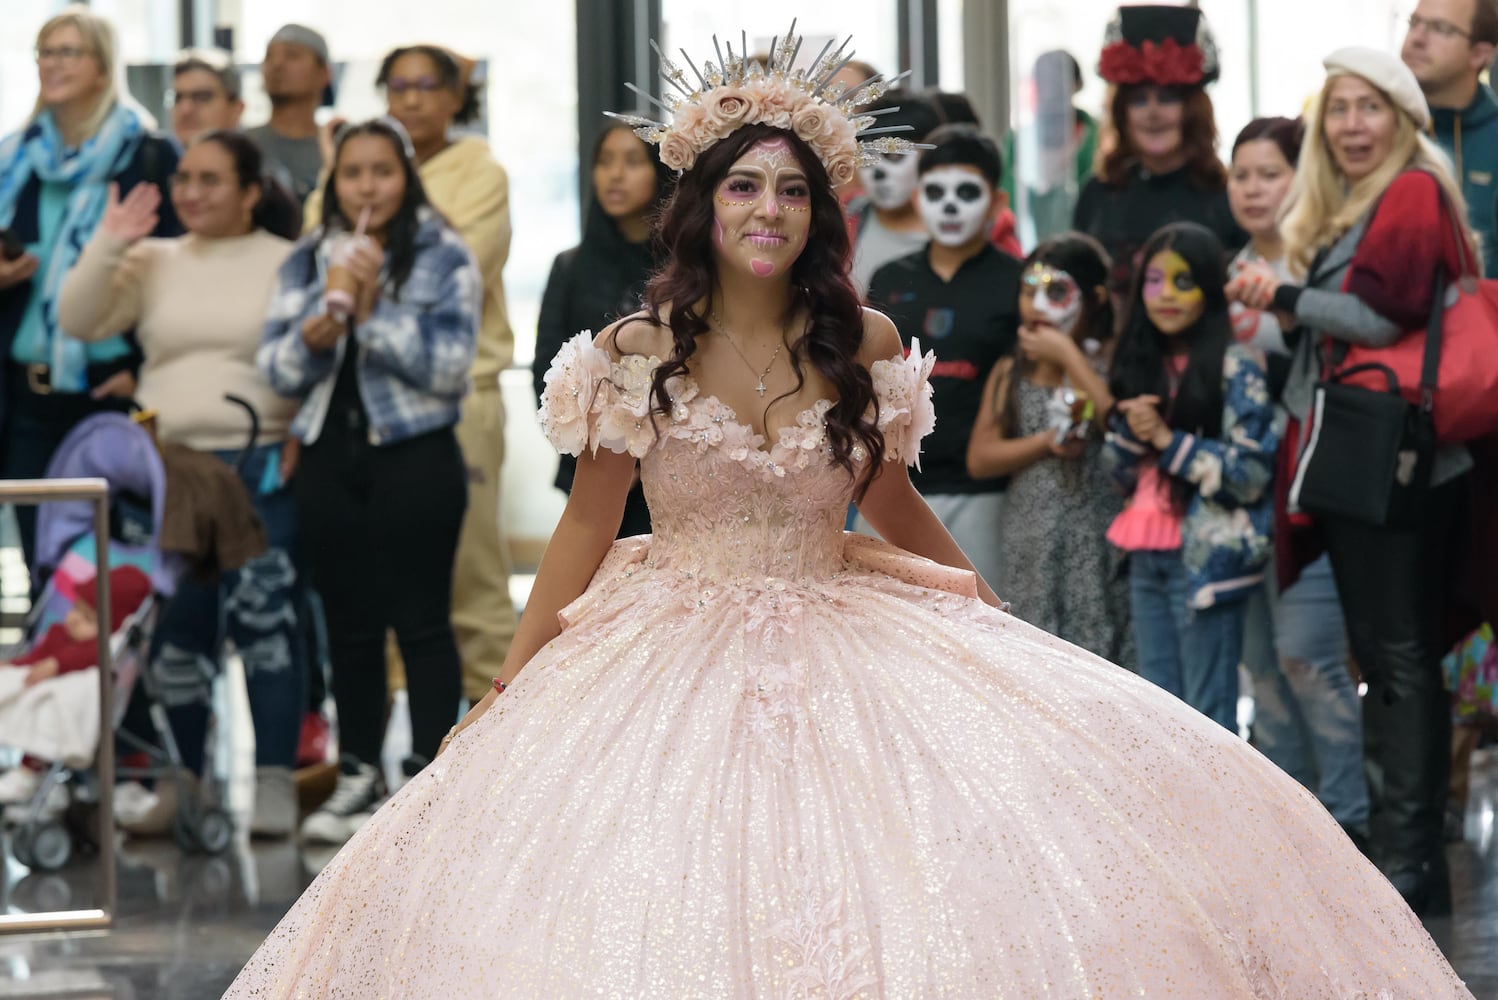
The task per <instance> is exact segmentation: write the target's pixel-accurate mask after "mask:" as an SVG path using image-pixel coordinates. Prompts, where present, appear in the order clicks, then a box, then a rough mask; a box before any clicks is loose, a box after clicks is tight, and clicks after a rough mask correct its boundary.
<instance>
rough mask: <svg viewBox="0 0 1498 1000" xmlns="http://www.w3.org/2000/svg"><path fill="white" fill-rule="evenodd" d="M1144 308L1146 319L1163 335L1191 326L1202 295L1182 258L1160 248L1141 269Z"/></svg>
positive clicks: (1203, 298)
mask: <svg viewBox="0 0 1498 1000" xmlns="http://www.w3.org/2000/svg"><path fill="white" fill-rule="evenodd" d="M1142 290H1143V293H1144V309H1145V312H1147V313H1148V314H1149V318H1150V322H1151V323H1154V324H1155V328H1156V329H1157V330H1159V331H1160V332H1161V333H1163V334H1165V335H1166V336H1167V337H1173V336H1175V335H1176V334H1178V333H1182V332H1184V331H1186V330H1189V329H1191V328H1192V327H1193V326H1195V325H1196V321H1197V320H1199V319H1201V318H1202V312H1203V311H1204V310H1205V309H1206V296H1205V295H1203V293H1202V289H1201V286H1200V285H1198V284H1197V283H1196V277H1195V276H1194V275H1193V274H1192V273H1191V268H1190V266H1189V265H1188V264H1187V263H1186V261H1185V259H1184V258H1183V257H1182V256H1181V255H1180V254H1178V253H1176V252H1175V251H1174V250H1163V251H1161V252H1160V253H1157V254H1155V255H1154V256H1153V257H1151V258H1150V259H1149V262H1148V263H1147V264H1146V265H1145V269H1144V285H1143V289H1142Z"/></svg>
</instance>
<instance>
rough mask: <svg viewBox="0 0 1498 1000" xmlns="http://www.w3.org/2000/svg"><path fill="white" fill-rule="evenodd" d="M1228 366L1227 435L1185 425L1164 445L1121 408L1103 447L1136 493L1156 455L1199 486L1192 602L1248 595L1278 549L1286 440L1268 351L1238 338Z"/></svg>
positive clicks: (1190, 567)
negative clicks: (1277, 488) (1280, 461)
mask: <svg viewBox="0 0 1498 1000" xmlns="http://www.w3.org/2000/svg"><path fill="white" fill-rule="evenodd" d="M1222 374H1223V390H1222V397H1223V399H1222V435H1221V437H1219V438H1204V437H1199V436H1198V435H1196V434H1188V433H1187V432H1185V431H1180V430H1178V431H1174V432H1173V439H1172V441H1171V443H1170V446H1169V447H1167V448H1166V449H1165V451H1164V452H1163V453H1157V452H1156V451H1155V450H1154V449H1153V448H1152V447H1150V446H1149V445H1147V444H1144V443H1142V442H1140V441H1139V439H1138V438H1136V437H1134V435H1133V434H1132V433H1131V432H1130V431H1129V425H1128V422H1127V421H1125V420H1124V419H1123V418H1122V416H1121V415H1118V414H1115V415H1114V416H1113V417H1112V419H1111V420H1110V421H1109V429H1108V434H1107V438H1106V441H1107V445H1106V447H1105V448H1104V449H1103V464H1104V467H1105V468H1107V470H1108V472H1109V474H1110V475H1111V476H1112V477H1113V481H1114V482H1115V483H1116V484H1117V485H1118V487H1119V488H1120V489H1122V490H1123V491H1124V492H1125V493H1126V494H1127V495H1129V496H1132V495H1133V493H1134V487H1135V485H1136V484H1137V483H1138V481H1139V464H1140V463H1141V462H1144V461H1150V460H1153V461H1156V462H1157V463H1158V464H1159V467H1160V471H1161V472H1164V473H1168V474H1169V475H1172V476H1176V477H1179V478H1181V479H1184V480H1186V481H1187V482H1189V483H1191V484H1192V485H1193V486H1195V487H1196V490H1195V491H1194V492H1193V493H1192V494H1191V499H1190V501H1189V502H1188V503H1187V506H1186V514H1185V517H1184V518H1183V520H1182V522H1181V544H1182V549H1181V560H1182V562H1183V563H1184V564H1185V568H1186V585H1187V604H1188V605H1189V606H1190V607H1192V608H1196V609H1201V608H1209V607H1212V606H1213V605H1215V604H1221V603H1224V602H1226V601H1234V600H1240V599H1242V598H1244V597H1247V596H1248V594H1249V592H1250V591H1252V590H1253V588H1254V587H1256V586H1258V585H1259V583H1260V582H1261V581H1262V580H1263V579H1264V568H1265V566H1266V565H1267V564H1268V562H1269V557H1270V554H1271V553H1272V552H1273V544H1272V538H1271V535H1270V532H1271V530H1272V527H1273V521H1274V495H1273V493H1272V491H1271V490H1270V489H1269V485H1270V480H1271V479H1272V477H1273V475H1274V453H1275V448H1276V447H1277V445H1278V441H1277V438H1276V435H1275V431H1274V405H1273V403H1272V402H1271V400H1270V398H1269V384H1268V380H1267V379H1266V377H1265V373H1264V361H1263V358H1262V357H1260V356H1259V354H1258V353H1257V352H1256V351H1254V350H1253V349H1252V348H1249V347H1245V346H1244V345H1242V344H1233V345H1231V346H1230V347H1229V348H1228V350H1227V355H1226V357H1225V358H1224V360H1223V369H1222Z"/></svg>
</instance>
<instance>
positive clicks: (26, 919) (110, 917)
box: [0, 479, 119, 934]
mask: <svg viewBox="0 0 1498 1000" xmlns="http://www.w3.org/2000/svg"><path fill="white" fill-rule="evenodd" d="M59 500H86V501H89V502H90V503H92V504H93V507H94V553H95V556H94V561H95V565H94V572H95V573H96V574H97V580H98V588H99V590H98V595H99V597H98V601H99V605H98V611H99V622H100V628H99V755H98V770H99V815H98V819H97V822H98V824H99V828H98V834H99V874H100V878H101V883H100V885H99V896H98V900H97V902H98V904H99V905H98V906H97V907H96V908H94V909H89V910H55V911H51V912H41V913H17V914H0V934H34V933H38V932H41V931H72V930H107V929H109V928H110V927H113V926H114V918H115V911H116V909H117V907H118V898H119V882H118V876H117V873H116V872H115V868H114V725H113V719H114V662H113V659H112V657H111V656H110V649H109V641H110V635H109V621H110V606H109V602H110V595H109V483H107V482H106V481H104V480H103V479H14V480H9V481H3V482H0V503H13V504H38V503H49V502H54V501H59Z"/></svg>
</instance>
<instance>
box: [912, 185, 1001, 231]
mask: <svg viewBox="0 0 1498 1000" xmlns="http://www.w3.org/2000/svg"><path fill="white" fill-rule="evenodd" d="M992 206H993V189H992V188H990V187H989V186H988V181H987V179H985V178H984V176H983V175H982V174H980V173H979V172H978V171H977V169H976V168H974V167H966V166H950V167H937V168H936V169H934V170H928V171H926V172H925V173H924V174H922V175H921V195H920V209H921V219H922V221H924V222H925V223H926V231H927V232H928V233H930V234H931V238H932V239H933V240H935V241H936V242H938V243H940V244H941V245H942V246H948V247H959V246H962V245H963V244H964V243H968V242H970V241H971V240H972V239H973V237H975V236H977V235H978V234H979V233H981V232H983V230H984V228H985V227H986V226H987V224H988V214H989V209H990V208H991V207H992Z"/></svg>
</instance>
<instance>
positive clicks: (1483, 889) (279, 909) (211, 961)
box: [0, 750, 1498, 1000]
mask: <svg viewBox="0 0 1498 1000" xmlns="http://www.w3.org/2000/svg"><path fill="white" fill-rule="evenodd" d="M1495 812H1498V751H1494V750H1489V751H1487V752H1485V753H1483V754H1480V755H1479V757H1478V758H1477V761H1476V763H1475V766H1474V771H1473V786H1472V801H1471V804H1470V806H1469V809H1468V813H1467V819H1466V828H1465V840H1464V841H1463V842H1462V843H1460V844H1453V845H1452V846H1451V849H1450V859H1451V867H1452V873H1453V881H1454V889H1455V914H1454V916H1453V917H1452V918H1451V919H1449V920H1440V921H1432V922H1431V923H1430V924H1429V925H1428V926H1429V928H1430V931H1431V934H1432V935H1433V936H1434V937H1435V939H1436V941H1437V943H1439V944H1440V945H1441V948H1442V950H1444V951H1445V953H1446V954H1447V956H1448V957H1449V958H1450V959H1451V961H1452V964H1453V965H1455V966H1456V970H1457V972H1458V973H1459V974H1460V975H1461V976H1462V978H1463V979H1465V980H1466V982H1467V985H1468V987H1469V988H1470V989H1471V990H1472V993H1473V995H1474V996H1476V997H1477V998H1478V1000H1498V860H1495V857H1498V850H1495V848H1498V845H1495V839H1498V833H1495V829H1494V826H1495ZM333 853H334V852H333V851H331V850H322V851H318V852H316V853H314V852H312V851H308V850H302V849H300V848H299V847H298V845H296V844H294V843H290V842H285V843H273V842H261V841H256V842H254V843H246V842H243V841H241V842H238V843H236V844H235V845H234V847H233V848H231V849H230V851H229V852H226V853H225V854H224V855H222V856H220V857H201V856H191V855H184V854H183V853H182V852H181V851H180V850H179V849H178V848H177V847H176V845H175V844H173V843H172V842H171V841H169V840H166V841H130V842H125V843H123V844H122V845H121V847H120V854H119V880H120V881H119V886H120V916H119V920H118V923H117V926H116V929H115V930H113V931H111V932H108V933H83V934H66V935H26V936H19V935H18V936H0V998H6V1000H9V998H13V997H35V998H41V997H69V998H80V997H82V998H111V1000H137V998H139V1000H207V998H213V997H217V996H219V995H220V994H221V993H222V992H223V990H224V989H225V988H227V986H228V985H229V982H230V981H231V980H232V979H233V978H234V976H235V974H236V973H237V972H238V971H239V969H240V967H241V966H243V965H244V963H245V961H246V959H248V958H249V956H250V954H251V953H252V952H253V951H254V950H255V948H256V946H257V945H259V943H260V942H261V941H262V940H263V939H264V938H265V936H266V935H267V934H268V933H269V932H270V930H271V928H272V927H274V926H275V924H276V921H277V920H279V919H280V917H281V915H282V914H283V913H285V912H286V909H287V908H288V907H289V906H290V905H291V903H292V901H293V900H295V899H296V897H297V896H298V895H299V894H300V893H301V891H302V890H303V889H304V888H305V887H306V886H307V884H308V883H309V882H310V881H311V880H312V878H313V876H314V875H315V873H316V872H317V871H318V870H320V869H321V868H322V866H324V865H326V864H327V863H328V862H329V861H330V860H332V856H333ZM96 874H97V872H96V862H95V861H94V860H93V859H92V858H90V857H87V856H84V857H81V858H77V859H75V860H74V861H73V862H71V863H70V864H69V865H68V866H67V867H66V868H64V869H63V870H62V871H59V872H51V873H42V872H31V871H29V870H28V869H26V868H25V867H24V866H22V865H20V864H19V863H18V862H16V861H15V860H14V858H10V857H6V858H4V859H3V868H0V876H3V877H0V909H3V912H6V913H23V912H38V911H41V910H49V909H70V908H75V907H83V906H89V905H92V899H93V896H94V892H95V888H94V885H95V875H96Z"/></svg>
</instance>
